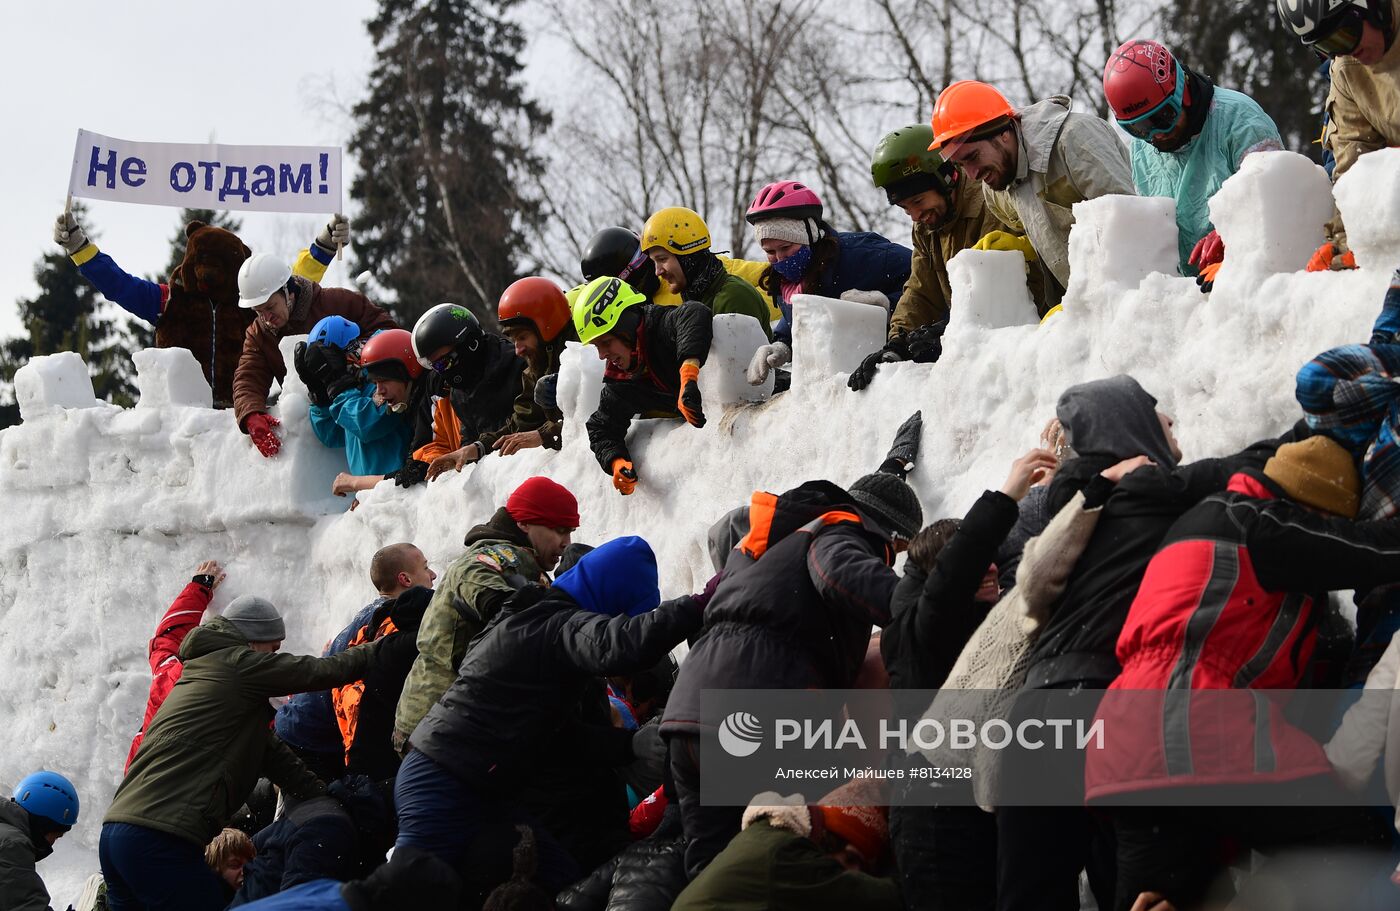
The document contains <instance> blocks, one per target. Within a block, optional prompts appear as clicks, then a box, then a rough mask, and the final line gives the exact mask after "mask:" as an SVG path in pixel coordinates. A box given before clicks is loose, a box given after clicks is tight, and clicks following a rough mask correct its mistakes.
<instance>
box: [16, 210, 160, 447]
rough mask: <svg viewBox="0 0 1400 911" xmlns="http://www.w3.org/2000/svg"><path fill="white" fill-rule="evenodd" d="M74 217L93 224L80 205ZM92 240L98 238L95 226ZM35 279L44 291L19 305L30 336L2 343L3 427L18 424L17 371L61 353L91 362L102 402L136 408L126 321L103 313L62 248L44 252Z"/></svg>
mask: <svg viewBox="0 0 1400 911" xmlns="http://www.w3.org/2000/svg"><path fill="white" fill-rule="evenodd" d="M73 214H74V215H75V216H76V217H77V218H78V221H79V223H80V224H83V225H84V226H88V220H87V218H86V217H85V216H86V212H85V211H84V209H83V207H82V206H81V204H79V203H74V205H73ZM88 236H89V237H94V236H95V235H94V232H93V231H92V230H91V227H90V226H88ZM34 280H35V282H36V283H37V284H38V285H39V293H38V294H37V295H36V296H34V297H32V298H30V299H28V300H21V301H19V302H18V308H19V317H20V321H21V322H22V323H23V324H24V327H25V331H26V333H27V334H26V335H23V336H20V337H18V338H12V339H7V340H5V341H4V342H0V382H3V383H4V384H5V387H6V389H7V390H8V395H7V398H6V401H5V402H4V403H0V426H9V425H10V424H16V423H18V422H19V408H18V407H17V406H16V405H15V403H14V379H15V372H16V371H17V370H19V368H20V367H23V366H24V365H25V364H26V363H28V362H29V359H30V358H31V357H37V356H39V355H43V354H54V353H56V352H59V351H76V352H77V353H78V354H79V355H80V356H81V357H82V359H83V360H84V361H86V362H87V365H88V372H89V374H91V376H92V387H93V391H94V392H96V393H97V397H98V398H101V399H106V400H107V401H109V402H111V403H112V404H114V405H121V406H123V407H130V406H131V405H133V404H135V402H136V387H135V385H134V384H133V382H132V379H133V377H134V369H133V367H132V364H131V358H130V356H129V354H128V349H127V346H126V339H125V337H124V334H123V332H122V328H123V327H122V318H121V317H119V316H115V315H111V314H108V313H103V312H101V311H100V309H99V305H100V304H101V303H102V297H101V295H99V294H98V293H97V289H96V288H94V287H93V286H92V285H91V284H89V283H88V281H87V279H85V278H83V276H82V275H81V274H80V273H79V272H78V267H77V266H75V265H73V261H72V260H71V259H69V258H68V254H67V253H65V252H63V251H62V250H55V251H54V252H52V253H46V254H44V256H43V257H42V258H41V259H40V260H39V262H38V264H37V265H36V266H35V267H34ZM105 309H107V310H109V311H110V310H111V309H112V308H111V307H110V306H108V307H106V308H105Z"/></svg>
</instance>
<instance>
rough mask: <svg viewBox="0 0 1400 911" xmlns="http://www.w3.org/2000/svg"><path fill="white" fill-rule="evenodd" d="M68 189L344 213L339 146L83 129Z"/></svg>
mask: <svg viewBox="0 0 1400 911" xmlns="http://www.w3.org/2000/svg"><path fill="white" fill-rule="evenodd" d="M68 192H69V193H71V194H72V195H74V196H81V197H86V198H88V199H110V200H113V201H116V202H135V203H141V204H143V205H148V206H184V207H187V208H192V209H240V210H247V211H254V212H312V213H316V214H325V213H328V212H339V211H341V205H340V201H341V197H340V148H339V147H337V146H228V145H213V144H211V143H205V144H200V143H171V142H128V141H127V140H125V139H112V138H111V137H109V136H101V135H99V134H97V133H89V132H88V131H87V130H79V131H78V144H77V146H76V147H75V148H74V150H73V171H72V174H71V175H70V176H69V178H68Z"/></svg>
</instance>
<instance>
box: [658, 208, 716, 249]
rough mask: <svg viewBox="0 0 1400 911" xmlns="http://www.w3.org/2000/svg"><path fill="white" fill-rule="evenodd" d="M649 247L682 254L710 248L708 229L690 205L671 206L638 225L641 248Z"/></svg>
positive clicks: (703, 220)
mask: <svg viewBox="0 0 1400 911" xmlns="http://www.w3.org/2000/svg"><path fill="white" fill-rule="evenodd" d="M652 247H660V248H661V249H663V250H666V251H668V252H671V253H674V254H676V255H677V256H684V255H685V254H687V253H699V252H700V251H701V250H708V249H710V229H709V227H707V226H706V225H705V219H703V218H701V217H700V213H699V212H696V211H695V210H694V209H686V208H684V207H682V206H671V207H670V208H669V209H662V210H661V211H659V212H657V213H655V214H654V215H652V216H651V218H648V219H647V223H646V226H645V227H643V228H642V252H646V251H647V250H650V249H651V248H652Z"/></svg>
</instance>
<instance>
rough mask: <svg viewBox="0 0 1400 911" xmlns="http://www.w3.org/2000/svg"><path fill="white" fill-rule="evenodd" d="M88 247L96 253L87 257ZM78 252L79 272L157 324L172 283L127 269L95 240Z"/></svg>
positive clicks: (104, 293)
mask: <svg viewBox="0 0 1400 911" xmlns="http://www.w3.org/2000/svg"><path fill="white" fill-rule="evenodd" d="M88 250H92V251H94V252H95V253H96V255H95V256H92V257H91V258H84V256H83V254H85V253H86V252H87V251H88ZM78 253H79V255H78V256H75V257H74V258H73V261H74V262H75V263H79V265H78V273H79V274H80V275H82V277H83V278H85V279H87V280H88V281H89V282H90V283H91V284H92V286H93V287H94V288H96V289H97V290H98V292H99V293H100V294H101V295H102V296H103V297H105V298H107V300H109V301H111V302H112V303H114V304H116V305H117V306H118V307H121V308H122V309H123V310H125V311H126V312H127V313H130V314H131V315H132V316H134V317H136V318H137V319H140V320H145V321H146V322H148V323H150V324H151V325H152V326H154V325H155V324H156V322H157V321H158V320H159V319H160V314H161V312H162V311H163V310H164V309H165V302H166V301H168V300H169V299H170V288H169V286H168V285H162V284H157V283H156V282H153V281H147V280H146V279H144V278H137V277H136V276H134V275H131V274H129V273H127V271H126V270H125V269H123V268H122V267H121V266H119V265H117V264H116V262H115V261H114V260H113V259H112V257H110V256H108V255H107V254H106V253H102V252H100V251H98V250H97V248H96V247H95V246H93V245H92V244H88V246H87V247H84V248H83V249H82V250H79V251H78ZM79 260H81V262H79Z"/></svg>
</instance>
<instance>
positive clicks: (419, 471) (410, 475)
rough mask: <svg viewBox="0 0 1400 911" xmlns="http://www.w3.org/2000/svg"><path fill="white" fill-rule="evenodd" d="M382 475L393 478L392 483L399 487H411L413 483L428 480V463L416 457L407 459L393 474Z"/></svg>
mask: <svg viewBox="0 0 1400 911" xmlns="http://www.w3.org/2000/svg"><path fill="white" fill-rule="evenodd" d="M384 477H386V478H393V479H394V484H395V485H397V486H399V487H412V486H413V485H414V484H422V483H423V482H424V481H426V480H428V463H427V462H420V461H418V460H417V459H409V460H408V461H407V462H404V463H403V467H402V468H400V469H399V470H398V471H396V472H394V473H393V474H387V475H385V476H384Z"/></svg>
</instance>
